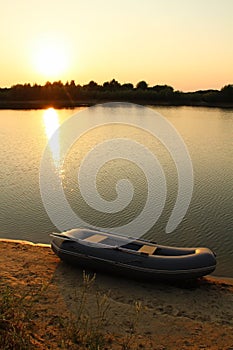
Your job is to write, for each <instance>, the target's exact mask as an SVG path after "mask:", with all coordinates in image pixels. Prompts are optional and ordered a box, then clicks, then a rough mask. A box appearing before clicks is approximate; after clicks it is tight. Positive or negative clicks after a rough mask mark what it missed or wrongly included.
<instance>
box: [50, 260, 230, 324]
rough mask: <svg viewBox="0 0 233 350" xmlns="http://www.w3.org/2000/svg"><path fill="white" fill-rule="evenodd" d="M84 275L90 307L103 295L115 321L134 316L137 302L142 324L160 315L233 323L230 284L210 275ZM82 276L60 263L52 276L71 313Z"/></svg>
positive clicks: (82, 273)
mask: <svg viewBox="0 0 233 350" xmlns="http://www.w3.org/2000/svg"><path fill="white" fill-rule="evenodd" d="M87 275H88V276H89V278H93V276H94V281H93V283H92V285H91V287H90V289H88V295H89V296H90V300H89V302H90V305H89V307H91V308H93V303H94V300H95V298H96V295H99V296H104V295H106V296H107V298H108V303H109V306H110V307H109V309H111V312H110V318H111V321H112V322H113V323H115V324H117V321H119V322H120V321H122V318H126V319H127V318H129V317H130V314H132V315H133V309H134V306H135V303H136V304H137V303H140V305H141V306H142V310H143V311H142V314H143V315H144V317H142V318H141V320H143V319H144V327H145V326H146V324H149V323H150V322H152V323H153V319H155V318H156V317H159V316H171V317H176V318H177V317H185V318H187V319H189V320H195V321H201V322H203V321H205V322H206V321H208V322H217V323H220V324H223V325H224V324H226V325H230V326H233V310H232V309H229V305H230V304H229V303H231V304H232V303H233V284H230V283H227V282H224V281H221V280H215V279H212V278H209V277H207V278H200V279H196V280H186V281H172V282H171V281H153V282H150V281H136V280H134V279H131V278H125V277H122V276H118V275H109V274H105V273H103V272H97V273H96V274H95V273H94V272H93V271H90V270H86V271H85V276H87ZM83 276H84V270H83V269H82V268H78V267H76V266H75V267H74V266H72V265H68V264H67V263H64V262H59V263H58V265H57V268H56V270H55V272H54V275H53V278H52V282H53V283H55V284H56V285H57V286H58V288H59V290H60V292H61V294H62V296H63V298H64V301H65V302H66V304H67V307H68V309H70V311H72V312H73V311H74V310H75V308H76V306H77V305H76V304H77V295H78V294H80V293H81V291H82V288H83V283H84V282H83ZM132 315H131V316H132ZM110 328H111V327H110ZM150 328H151V327H150Z"/></svg>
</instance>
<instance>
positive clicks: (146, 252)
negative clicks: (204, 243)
mask: <svg viewBox="0 0 233 350" xmlns="http://www.w3.org/2000/svg"><path fill="white" fill-rule="evenodd" d="M51 236H52V241H51V247H52V249H53V251H54V252H55V254H57V256H59V257H60V258H61V259H62V260H64V261H66V262H68V263H71V264H73V265H78V266H80V267H83V268H85V269H91V270H93V271H104V272H110V273H118V274H121V275H124V276H127V277H132V278H136V279H147V280H157V279H164V280H183V279H193V278H198V277H201V276H204V275H207V274H210V273H211V272H213V271H214V270H215V268H216V257H215V254H214V253H213V252H212V251H211V250H210V249H208V248H174V247H168V246H162V245H158V244H156V243H152V242H148V241H145V240H135V239H133V238H132V239H130V238H126V237H123V236H119V235H115V234H110V233H106V232H100V231H95V230H88V229H74V230H70V231H67V232H64V233H61V234H57V233H54V234H51Z"/></svg>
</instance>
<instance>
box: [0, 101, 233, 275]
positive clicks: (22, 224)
mask: <svg viewBox="0 0 233 350" xmlns="http://www.w3.org/2000/svg"><path fill="white" fill-rule="evenodd" d="M151 108H152V109H153V110H154V111H157V112H159V113H160V114H162V115H163V116H164V117H165V118H166V119H167V120H168V121H169V122H170V123H171V124H172V125H173V126H174V128H175V129H176V130H177V131H178V132H179V134H180V135H181V137H182V139H183V141H184V142H185V144H186V146H187V149H188V151H189V154H190V157H191V160H192V166H193V174H194V188H193V195H192V199H191V203H190V205H189V208H188V210H187V213H186V215H185V217H184V218H183V220H182V222H181V223H180V224H179V225H178V227H177V228H176V229H175V230H174V231H173V232H172V233H169V234H168V233H165V227H166V223H167V221H168V218H169V216H170V213H171V211H172V208H173V207H174V203H175V199H176V195H177V188H178V180H177V170H176V166H175V164H174V162H173V160H172V158H171V156H170V154H169V153H168V152H167V150H166V149H165V147H164V146H163V145H162V144H161V143H160V142H159V141H158V140H155V139H154V138H153V137H152V136H151V135H147V134H146V133H145V132H144V131H141V130H139V129H137V128H133V127H132V126H124V125H113V124H112V125H106V126H104V127H102V128H100V127H96V128H95V130H91V131H90V132H89V133H87V134H83V135H82V136H81V137H80V140H78V141H77V142H76V143H75V144H73V145H72V147H71V146H70V149H69V152H68V153H67V155H66V157H65V161H64V163H63V166H62V169H60V170H59V171H60V175H59V176H60V177H61V179H62V185H63V190H64V194H65V196H66V198H67V201H68V203H69V204H70V207H71V208H72V210H73V211H74V212H78V215H79V216H80V217H81V218H82V220H83V221H85V222H87V223H89V224H90V225H96V226H98V227H103V228H105V227H118V226H121V225H124V224H126V223H128V222H130V221H131V220H133V218H134V216H135V215H136V216H137V215H139V214H140V212H141V211H142V210H143V206H144V205H145V203H146V198H145V197H146V194H147V189H148V183H147V179H146V177H145V176H144V174H143V171H142V170H141V169H140V167H139V166H138V165H137V164H136V165H135V164H134V163H133V162H131V161H129V160H127V159H124V158H121V157H120V155H119V159H111V160H108V161H107V163H106V166H102V167H100V168H99V172H98V176H97V177H96V186H97V189H98V192H99V193H100V194H101V198H103V199H104V200H105V202H106V201H110V202H111V201H114V200H115V199H116V197H117V195H116V183H117V181H118V180H119V179H124V178H126V179H128V180H129V181H130V182H131V183H132V186H133V189H134V192H133V196H132V198H131V199H132V200H131V201H130V203H128V205H127V207H126V208H123V209H122V210H120V211H118V212H114V213H112V212H110V211H109V212H104V213H103V212H101V211H100V210H94V209H93V208H90V207H89V206H88V205H87V203H86V202H85V200H84V199H83V198H82V192H81V190H80V188H79V186H78V181H77V173H78V170H79V168H80V165H81V164H82V160H83V158H85V155H86V154H87V153H88V152H89V151H90V150H92V149H93V148H94V147H96V145H97V144H98V143H99V142H105V141H106V140H108V139H109V138H116V137H118V138H120V137H121V138H129V139H135V140H136V142H137V143H140V144H145V146H146V147H148V148H150V150H151V152H154V153H155V154H156V156H157V158H158V160H159V162H160V164H161V166H162V168H163V170H164V173H165V177H166V182H167V197H166V203H165V205H164V208H163V212H162V214H161V216H160V217H159V219H158V220H157V221H156V223H155V224H154V225H153V226H152V227H151V228H150V229H149V230H148V232H147V233H146V235H145V237H146V238H147V239H153V240H156V241H157V242H158V243H160V244H169V245H176V246H207V247H209V248H211V249H213V250H214V251H215V252H216V254H217V260H218V266H217V269H216V272H215V274H216V275H221V276H227V277H233V215H232V208H233V110H232V109H219V108H202V107H151ZM84 109H85V108H76V109H73V110H71V109H61V110H53V109H49V110H27V111H24V110H20V111H18V110H0V164H1V167H0V197H1V204H0V237H1V238H8V239H20V240H29V241H33V242H42V243H49V241H50V239H49V233H50V232H52V231H58V229H57V228H56V227H55V225H54V224H53V223H52V222H51V220H50V218H49V216H48V214H47V212H46V210H45V208H44V205H43V202H42V199H41V193H40V186H39V173H40V163H41V159H42V155H43V151H44V149H45V146H46V144H47V142H48V139H49V138H50V137H51V135H52V134H53V132H54V131H55V130H56V129H57V128H58V127H59V126H60V125H64V124H65V122H67V121H68V119H69V118H70V116H71V115H74V114H75V113H77V112H79V111H81V113H82V110H84ZM113 113H114V111H113ZM90 118H91V115H90ZM142 118H143V115H142ZM93 119H94V116H93ZM126 119H127V115H126ZM57 137H58V138H59V137H60V136H59V134H58V135H57ZM62 142H63V140H62V138H61V137H60V138H59V139H58V140H57V145H56V146H55V148H54V149H52V148H51V155H52V157H53V161H54V164H55V165H56V162H57V164H59V157H60V153H59V152H60V148H59V147H60V146H59V145H60V144H62ZM116 150H117V149H114V152H115V151H116ZM131 151H132V153H134V154H135V152H134V149H133V147H132V150H131ZM101 159H102V158H101V157H99V158H98V156H96V158H95V160H94V162H93V163H94V164H93V166H95V163H96V164H97V163H98V162H99V161H100V162H101ZM96 166H97V165H96ZM55 168H56V167H55ZM48 176H49V175H48ZM86 177H87V180H88V178H89V174H88V173H87V174H86ZM55 191H56V186H55ZM126 195H127V193H126ZM90 196H91V195H90ZM155 201H156V200H155ZM51 203H52V201H51ZM53 205H54V208H55V209H54V210H56V206H57V205H58V203H57V202H56V201H55V200H54V203H53ZM66 220H67V221H68V223H69V217H67V218H66Z"/></svg>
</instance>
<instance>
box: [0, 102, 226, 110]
mask: <svg viewBox="0 0 233 350" xmlns="http://www.w3.org/2000/svg"><path fill="white" fill-rule="evenodd" d="M111 102H119V103H134V104H139V105H143V106H153V107H155V106H157V107H208V108H223V109H233V103H205V102H186V103H184V102H183V103H182V102H180V103H179V102H176V103H172V102H154V101H150V100H148V101H147V100H137V101H135V100H131V101H130V100H128V101H123V100H122V101H119V100H98V99H92V100H83V101H62V100H59V101H53V100H51V101H0V110H6V109H11V110H29V109H46V108H49V107H53V108H56V109H74V108H77V107H91V106H94V105H96V104H103V103H111Z"/></svg>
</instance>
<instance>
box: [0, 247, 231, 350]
mask: <svg viewBox="0 0 233 350" xmlns="http://www.w3.org/2000/svg"><path fill="white" fill-rule="evenodd" d="M0 271H1V273H0V287H1V291H3V290H5V289H6V287H10V288H11V290H13V291H14V292H15V293H16V294H17V295H19V296H25V297H24V299H25V300H27V299H28V300H29V301H30V332H31V333H30V337H31V343H32V348H33V349H58V348H63V349H84V347H82V345H81V344H77V339H76V342H75V341H74V340H72V339H73V338H74V337H73V334H72V327H71V325H72V322H74V324H76V323H75V322H76V320H77V317H78V318H79V322H80V323H81V322H83V325H84V324H85V322H86V321H85V320H87V319H88V320H89V324H91V325H92V326H91V327H92V328H89V331H88V332H93V329H94V327H95V329H98V331H100V332H101V333H103V335H104V337H105V345H104V346H103V347H100V348H99V349H125V350H126V349H148V350H149V349H160V350H170V349H172V350H174V349H175V350H176V349H179V350H181V349H221V350H223V349H227V350H230V349H231V350H232V349H233V282H232V281H231V280H224V279H219V278H212V277H208V278H203V279H201V280H198V281H197V282H195V283H192V284H191V283H190V282H189V283H182V284H180V285H171V284H166V283H154V284H150V283H145V282H136V281H132V280H126V279H123V278H119V277H115V276H108V275H103V274H97V275H96V278H95V281H94V282H93V283H88V282H87V281H86V283H84V284H83V271H82V270H81V269H77V268H73V267H71V266H68V265H66V264H64V263H62V262H60V260H59V259H58V258H57V257H56V256H55V255H54V253H53V252H52V251H51V249H50V248H49V247H46V246H38V245H32V244H19V243H16V242H12V241H0ZM1 294H2V293H1ZM1 297H2V296H1ZM81 304H82V305H83V311H80V305H81ZM25 308H27V305H26V306H25ZM80 313H82V317H80ZM85 315H88V317H87V318H85ZM72 320H73V321H72ZM0 326H1V324H0ZM90 329H91V330H90ZM0 331H1V329H0ZM90 336H91V334H90ZM127 342H128V345H127ZM127 346H128V347H127ZM89 348H90V347H89ZM89 348H88V347H86V348H85V349H89Z"/></svg>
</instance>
